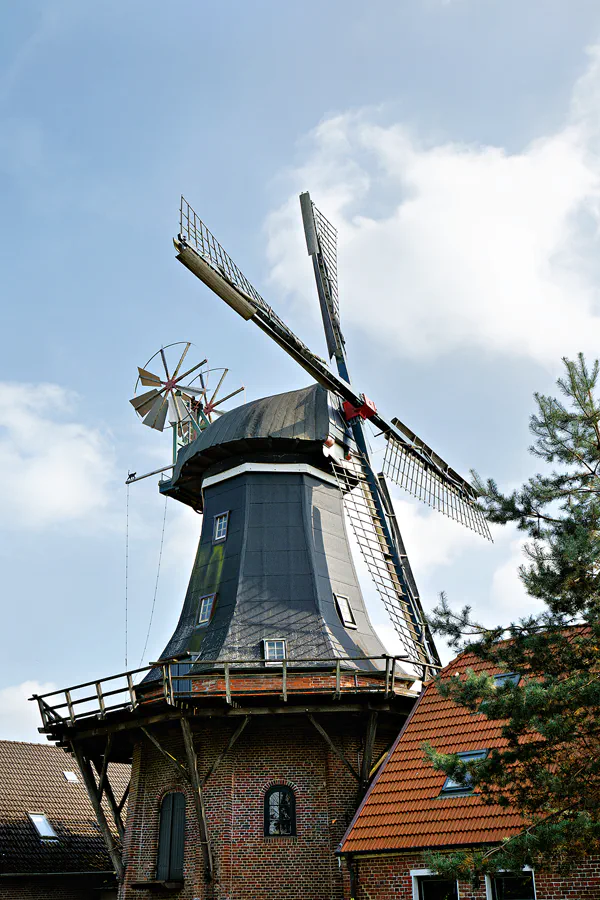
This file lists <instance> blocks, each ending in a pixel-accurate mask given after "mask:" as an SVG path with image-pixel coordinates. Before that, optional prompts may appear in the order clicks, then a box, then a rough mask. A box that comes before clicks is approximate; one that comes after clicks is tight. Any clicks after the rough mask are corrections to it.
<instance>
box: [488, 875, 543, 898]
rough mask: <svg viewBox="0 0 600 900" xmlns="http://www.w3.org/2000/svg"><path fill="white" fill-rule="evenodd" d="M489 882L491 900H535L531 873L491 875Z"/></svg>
mask: <svg viewBox="0 0 600 900" xmlns="http://www.w3.org/2000/svg"><path fill="white" fill-rule="evenodd" d="M490 882H491V888H492V900H535V885H534V882H533V872H522V873H521V874H520V875H512V874H509V873H508V872H507V873H506V874H504V873H501V874H499V875H492V876H491V878H490Z"/></svg>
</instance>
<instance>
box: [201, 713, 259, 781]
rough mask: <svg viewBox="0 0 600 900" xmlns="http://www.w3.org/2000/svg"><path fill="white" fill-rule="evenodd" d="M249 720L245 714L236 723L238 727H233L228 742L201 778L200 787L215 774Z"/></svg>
mask: <svg viewBox="0 0 600 900" xmlns="http://www.w3.org/2000/svg"><path fill="white" fill-rule="evenodd" d="M249 721H250V716H246V718H245V719H242V721H241V723H240V724H239V725H238V727H237V728H236V729H235V731H234V732H233V734H232V735H231V737H230V738H229V743H228V744H227V746H226V747H225V749H224V750H222V751H221V753H219V755H218V756H217V758H216V759H215V761H214V763H213V764H212V766H211V767H210V769H209V770H208V772H207V773H206V775H205V776H204V778H203V779H202V787H204V785H205V784H206V782H207V781H208V779H209V778H210V776H211V775H214V774H215V772H216V771H217V769H218V768H219V766H220V765H221V763H222V762H223V760H224V759H225V757H226V756H227V754H228V753H229V751H230V750H231V748H232V747H233V745H234V744H235V742H236V741H237V739H238V738H239V736H240V735H241V733H242V731H243V730H244V728H245V727H246V725H247V724H248V722H249Z"/></svg>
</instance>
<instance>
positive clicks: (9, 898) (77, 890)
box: [0, 875, 117, 900]
mask: <svg viewBox="0 0 600 900" xmlns="http://www.w3.org/2000/svg"><path fill="white" fill-rule="evenodd" d="M100 883H101V882H100ZM100 883H99V882H98V879H97V878H96V879H94V878H92V879H90V878H78V877H77V876H73V875H56V876H53V877H51V878H43V877H39V878H37V877H35V876H30V877H20V878H1V879H0V900H47V898H48V900H116V897H117V892H116V890H113V891H102V890H99V889H98V888H99V884H100Z"/></svg>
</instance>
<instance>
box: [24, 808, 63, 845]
mask: <svg viewBox="0 0 600 900" xmlns="http://www.w3.org/2000/svg"><path fill="white" fill-rule="evenodd" d="M27 815H28V816H29V818H30V820H31V824H32V825H33V827H34V828H35V830H36V831H37V833H38V837H40V838H41V839H42V840H43V841H57V840H58V835H57V833H56V832H55V830H54V828H53V827H52V825H51V824H50V822H49V821H48V819H47V817H46V815H45V813H36V812H28V813H27Z"/></svg>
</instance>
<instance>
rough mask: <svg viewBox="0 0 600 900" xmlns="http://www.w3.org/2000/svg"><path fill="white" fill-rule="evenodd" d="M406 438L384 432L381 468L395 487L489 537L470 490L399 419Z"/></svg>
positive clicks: (395, 422)
mask: <svg viewBox="0 0 600 900" xmlns="http://www.w3.org/2000/svg"><path fill="white" fill-rule="evenodd" d="M392 423H393V424H394V425H395V426H396V427H397V428H400V429H402V431H403V432H404V434H405V435H406V440H399V439H398V438H397V437H396V435H394V434H393V433H391V432H388V434H387V435H386V439H387V446H386V449H385V456H384V460H383V471H384V472H385V474H386V475H387V476H388V477H389V478H390V479H391V480H392V481H393V482H394V483H395V484H397V485H398V486H399V487H401V488H403V489H404V490H405V491H408V493H409V494H412V495H413V497H416V498H417V500H421V501H423V503H427V504H428V505H429V506H431V507H433V509H437V510H439V512H442V513H444V515H446V516H449V517H450V518H451V519H454V520H455V521H456V522H460V524H461V525H464V526H465V527H466V528H470V529H471V530H472V531H475V532H476V533H477V534H479V535H481V536H482V537H485V538H487V539H488V540H491V539H492V536H491V534H490V529H489V526H488V523H487V521H486V519H485V517H484V515H483V512H482V511H481V509H479V507H478V506H477V495H476V493H475V491H474V489H473V488H472V487H471V486H470V485H469V484H468V482H466V481H465V480H464V479H463V478H461V477H460V475H458V473H456V472H454V470H453V469H451V468H450V467H449V466H448V465H447V463H445V462H444V460H443V459H441V457H439V456H438V455H437V454H436V453H435V452H434V451H433V450H432V449H431V448H430V447H428V446H427V444H425V443H424V442H423V441H422V440H421V439H420V438H418V437H417V435H416V434H414V432H412V431H410V429H409V428H407V427H406V426H405V425H403V424H402V423H401V422H400V420H399V419H392Z"/></svg>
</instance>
